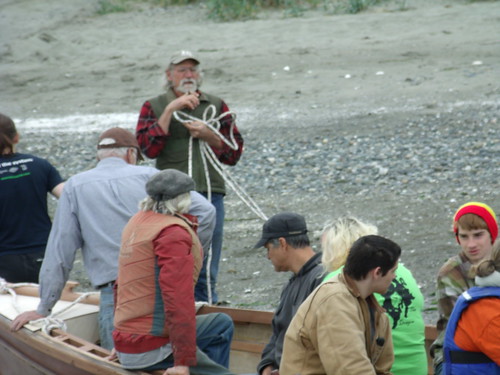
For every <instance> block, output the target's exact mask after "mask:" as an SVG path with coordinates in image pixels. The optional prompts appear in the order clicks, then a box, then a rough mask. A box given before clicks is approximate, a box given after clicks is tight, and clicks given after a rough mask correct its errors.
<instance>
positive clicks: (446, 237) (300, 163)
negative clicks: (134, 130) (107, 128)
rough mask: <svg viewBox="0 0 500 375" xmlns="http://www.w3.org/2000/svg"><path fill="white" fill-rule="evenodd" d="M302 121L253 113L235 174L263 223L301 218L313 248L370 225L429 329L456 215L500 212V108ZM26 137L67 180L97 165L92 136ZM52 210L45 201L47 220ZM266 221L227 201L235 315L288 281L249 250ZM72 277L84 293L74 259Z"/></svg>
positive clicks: (26, 147) (227, 264) (227, 270)
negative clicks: (393, 245) (406, 276)
mask: <svg viewBox="0 0 500 375" xmlns="http://www.w3.org/2000/svg"><path fill="white" fill-rule="evenodd" d="M309 118H311V117H310V116H309V117H308V116H295V117H293V118H288V119H283V120H279V121H276V122H273V123H272V124H269V123H267V122H266V119H265V117H264V116H263V115H255V118H254V119H253V123H254V124H255V126H253V127H252V128H250V129H245V130H242V133H243V136H244V138H245V141H246V142H245V151H244V154H243V156H242V159H241V160H240V162H239V163H238V165H237V166H235V167H232V168H230V169H229V170H230V173H231V174H232V176H233V177H234V178H235V180H236V181H237V182H238V183H239V184H240V185H241V186H242V187H243V188H244V190H245V191H246V192H247V193H248V194H249V195H250V196H251V197H252V198H253V199H254V200H255V201H256V202H257V204H258V205H259V207H260V208H261V209H262V210H263V211H264V213H265V214H266V215H267V216H271V215H273V214H275V213H278V212H280V211H284V210H288V211H295V212H299V213H301V214H303V215H304V216H305V217H306V219H307V222H308V225H309V230H310V234H311V238H312V240H313V243H314V245H315V247H316V248H317V247H318V239H319V234H320V231H321V229H322V226H323V224H324V223H325V222H326V221H327V220H329V219H332V218H335V217H338V216H340V215H347V214H350V215H354V216H357V217H359V218H360V219H363V220H365V221H369V222H372V223H374V224H376V225H377V226H378V227H379V233H380V234H381V235H384V236H387V237H389V238H391V239H393V240H394V241H396V242H398V243H399V244H400V245H401V246H402V248H403V256H402V261H403V263H405V265H407V267H408V268H410V270H412V272H413V274H414V276H415V278H416V279H417V281H418V282H419V284H420V286H421V287H422V292H423V293H424V296H425V302H426V312H425V319H426V321H427V322H428V323H431V322H433V321H434V320H435V318H436V312H435V298H434V286H435V275H436V272H437V270H438V269H439V267H440V265H441V264H442V263H443V262H444V261H445V260H446V259H447V258H448V257H450V256H451V255H454V254H455V253H456V252H458V249H459V248H458V245H457V244H456V242H455V240H454V237H453V234H452V232H451V218H452V215H453V213H454V211H455V209H456V208H457V207H458V206H459V205H461V204H462V203H465V202H467V201H470V200H479V201H484V202H486V203H488V204H490V205H491V206H492V207H493V208H494V209H495V210H496V211H497V212H498V213H500V201H499V199H498V198H499V187H500V186H499V182H498V181H499V176H500V173H499V172H500V167H499V161H500V137H499V135H500V131H499V127H500V124H499V121H500V105H499V104H498V103H497V104H495V103H493V104H492V103H489V104H476V105H472V106H464V107H456V108H454V109H452V110H449V111H438V110H436V109H435V108H428V109H425V110H420V111H417V112H415V111H408V112H405V113H397V114H394V113H392V114H391V113H386V114H368V115H363V116H361V115H355V116H351V117H348V116H347V117H344V118H338V117H337V118H328V117H326V116H323V117H322V118H321V119H320V120H318V118H316V119H315V121H316V123H315V126H314V128H313V127H309V126H308V121H309V120H308V119H309ZM318 124H319V125H318ZM21 129H22V130H21V132H22V141H21V143H20V145H19V147H20V150H23V151H25V152H30V153H34V154H37V155H40V156H43V157H47V158H48V159H49V160H50V161H51V162H53V163H54V164H55V165H57V166H58V168H59V170H60V171H61V173H62V175H63V176H64V177H65V178H68V177H70V176H71V175H73V174H75V173H78V172H80V171H82V170H85V169H88V168H91V167H93V166H94V165H95V142H96V139H97V137H98V134H99V132H100V130H98V129H94V130H90V131H86V132H65V131H64V129H62V130H59V131H58V132H57V133H55V134H54V132H52V136H50V137H47V138H46V139H45V141H44V142H40V137H41V136H42V137H44V136H46V135H48V134H46V133H43V132H42V133H40V130H39V129H36V128H31V127H26V128H23V127H21ZM353 130H355V131H353ZM146 163H150V164H152V161H147V162H146ZM55 205H56V201H55V199H51V201H50V206H51V210H52V211H53V210H54V208H55ZM262 223H263V221H262V220H261V219H260V218H258V217H257V215H255V214H254V213H253V212H251V211H250V209H248V207H247V206H246V205H245V204H244V203H242V201H241V200H239V199H238V197H237V195H236V194H235V193H234V192H233V191H229V192H228V195H227V198H226V222H225V242H224V250H223V251H224V253H223V260H222V262H221V269H220V275H219V286H218V291H219V298H220V300H224V301H227V302H228V303H229V304H230V305H232V306H238V307H249V308H256V309H266V310H272V309H273V308H274V307H275V306H276V303H277V301H278V299H279V294H280V291H281V288H282V286H283V284H284V283H285V282H286V280H287V279H288V278H289V277H290V274H288V273H281V274H277V273H276V272H274V270H273V267H272V265H271V264H270V262H269V261H268V260H267V259H266V257H265V255H266V254H265V250H264V249H257V250H254V249H253V245H254V244H255V242H256V241H257V239H258V237H259V233H260V231H261V226H262ZM71 276H72V278H73V279H78V280H79V281H80V282H81V283H82V288H83V289H85V288H88V284H87V283H86V281H85V279H86V277H85V273H84V271H83V270H82V265H81V262H80V261H79V260H78V261H77V263H76V265H75V269H74V270H73V273H72V275H71Z"/></svg>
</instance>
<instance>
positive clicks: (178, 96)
mask: <svg viewBox="0 0 500 375" xmlns="http://www.w3.org/2000/svg"><path fill="white" fill-rule="evenodd" d="M165 77H166V81H167V84H166V87H165V88H166V92H165V93H163V94H161V95H159V96H157V97H155V98H152V99H149V100H147V101H146V102H144V104H143V106H142V108H141V112H140V115H139V120H138V122H137V127H136V137H137V140H138V142H139V145H140V147H141V150H142V151H143V152H144V154H145V155H146V156H147V157H148V158H152V159H156V167H157V168H158V169H161V170H163V169H167V168H173V169H177V170H180V171H181V172H184V173H187V174H189V175H190V176H191V177H192V178H193V180H194V181H195V183H196V191H198V192H200V193H202V194H203V195H204V196H205V197H207V198H208V200H210V201H211V202H212V204H213V205H214V206H215V209H216V214H217V217H216V224H215V229H214V233H213V238H212V250H211V253H210V256H209V257H207V254H206V257H205V260H204V263H203V268H202V270H201V273H200V278H199V281H198V284H197V285H196V289H195V296H196V300H197V301H208V302H210V303H217V302H218V296H217V292H216V289H215V286H216V283H217V274H218V272H219V261H220V258H221V250H222V238H223V227H224V216H225V211H224V196H225V195H226V187H225V180H224V177H223V176H222V174H221V173H220V172H219V171H220V170H223V169H224V168H223V167H222V166H221V165H216V166H214V164H220V163H222V164H225V165H235V164H236V163H237V162H238V160H239V159H240V156H241V154H242V152H243V137H242V136H241V134H240V132H239V131H238V128H237V127H236V124H235V122H234V117H233V115H231V114H229V108H228V106H227V105H226V103H225V102H224V100H222V99H221V98H219V97H217V96H215V95H211V94H208V93H206V92H204V91H203V92H202V91H200V85H201V81H202V72H201V67H200V59H199V57H198V56H196V55H195V54H193V53H192V52H190V51H187V50H182V51H177V52H175V53H173V55H172V56H171V58H170V60H169V65H168V67H167V69H166V71H165ZM181 113H182V115H181ZM224 114H225V115H224ZM177 115H179V116H181V117H177ZM211 115H213V116H214V118H220V120H219V121H218V125H220V126H218V133H215V132H214V131H213V130H212V129H210V128H209V127H208V126H207V124H206V122H208V117H210V116H211ZM188 116H189V117H188ZM202 120H203V121H202ZM212 125H215V124H212ZM215 128H217V126H215ZM207 153H208V154H209V155H210V157H207V156H206V155H207ZM216 167H217V168H216Z"/></svg>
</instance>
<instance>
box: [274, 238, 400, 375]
mask: <svg viewBox="0 0 500 375" xmlns="http://www.w3.org/2000/svg"><path fill="white" fill-rule="evenodd" d="M400 255H401V248H400V247H399V246H398V245H397V244H396V243H394V242H392V241H391V240H388V239H386V238H383V237H380V236H374V235H370V236H364V237H361V238H360V239H358V240H357V241H356V242H355V243H354V244H353V245H352V248H351V251H350V252H349V256H348V258H347V261H346V264H345V267H344V270H343V273H341V274H339V275H337V276H335V277H334V278H332V279H331V280H329V281H328V282H325V283H324V284H322V285H320V286H319V287H318V288H316V290H315V291H314V292H313V293H311V294H310V295H309V297H308V298H307V299H306V300H305V301H304V303H303V304H302V305H301V306H300V308H299V309H298V311H297V313H296V315H295V317H294V318H293V320H292V322H291V324H290V326H289V328H288V330H287V333H286V336H285V344H284V349H283V357H282V359H281V365H280V375H295V374H301V375H308V374H315V375H318V374H349V375H379V374H380V375H382V374H383V375H388V374H391V372H390V369H391V366H392V363H393V362H394V351H393V348H392V336H391V328H390V325H389V321H388V319H387V316H386V315H385V314H384V310H383V309H382V307H380V305H379V304H378V303H377V300H376V299H375V297H374V296H373V293H380V294H383V293H385V292H386V291H387V289H388V288H389V286H390V284H391V282H392V280H393V279H394V277H395V272H396V269H397V267H398V260H399V257H400Z"/></svg>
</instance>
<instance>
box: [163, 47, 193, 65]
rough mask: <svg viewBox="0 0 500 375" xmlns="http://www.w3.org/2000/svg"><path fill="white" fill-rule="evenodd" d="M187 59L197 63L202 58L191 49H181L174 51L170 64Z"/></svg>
mask: <svg viewBox="0 0 500 375" xmlns="http://www.w3.org/2000/svg"><path fill="white" fill-rule="evenodd" d="M186 60H194V61H196V63H197V64H199V63H200V60H198V58H197V57H195V56H194V54H193V53H192V52H191V51H186V50H181V51H176V52H174V54H173V55H172V57H171V58H170V64H173V65H177V64H180V63H181V62H183V61H186Z"/></svg>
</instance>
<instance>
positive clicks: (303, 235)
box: [255, 212, 323, 375]
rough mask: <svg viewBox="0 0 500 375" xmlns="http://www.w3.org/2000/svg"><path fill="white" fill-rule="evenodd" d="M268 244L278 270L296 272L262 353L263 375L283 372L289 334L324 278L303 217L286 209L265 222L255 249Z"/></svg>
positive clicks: (318, 257) (281, 299)
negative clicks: (299, 314)
mask: <svg viewBox="0 0 500 375" xmlns="http://www.w3.org/2000/svg"><path fill="white" fill-rule="evenodd" d="M260 247H265V248H266V249H267V257H268V259H269V260H270V261H271V262H272V264H273V266H274V269H275V271H276V272H288V271H291V272H293V276H292V277H291V278H290V280H289V281H288V283H287V284H286V285H285V287H284V288H283V291H282V292H281V297H280V302H279V305H278V308H277V309H276V312H275V314H274V317H273V321H272V327H273V335H272V336H271V339H270V340H269V343H268V344H267V345H266V347H265V348H264V351H263V352H262V358H261V361H260V362H259V364H258V365H257V371H258V373H259V374H262V375H269V374H273V375H275V374H279V363H280V361H281V354H282V351H283V340H284V338H285V333H286V330H287V328H288V325H289V324H290V321H291V320H292V318H293V316H294V315H295V312H296V311H297V309H298V308H299V306H300V305H301V304H302V302H303V301H304V300H305V299H306V298H307V296H308V295H309V294H310V293H311V292H312V291H313V290H314V289H315V288H316V287H317V286H318V285H319V284H321V281H322V278H321V276H322V272H323V268H322V266H321V253H315V252H314V250H313V249H312V247H311V245H310V241H309V237H308V236H307V226H306V222H305V219H304V217H303V216H301V215H298V214H296V213H292V212H283V213H280V214H277V215H274V216H273V217H271V218H270V219H269V220H268V221H266V222H265V223H264V226H263V228H262V237H261V239H260V240H259V242H257V244H256V245H255V248H260Z"/></svg>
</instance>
